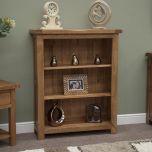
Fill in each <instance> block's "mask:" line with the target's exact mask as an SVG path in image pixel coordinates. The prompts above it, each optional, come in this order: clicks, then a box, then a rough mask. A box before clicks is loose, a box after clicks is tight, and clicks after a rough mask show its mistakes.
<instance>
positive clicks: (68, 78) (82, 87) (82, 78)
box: [63, 74, 88, 95]
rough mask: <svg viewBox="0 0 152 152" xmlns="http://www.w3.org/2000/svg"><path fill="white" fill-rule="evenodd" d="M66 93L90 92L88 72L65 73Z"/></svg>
mask: <svg viewBox="0 0 152 152" xmlns="http://www.w3.org/2000/svg"><path fill="white" fill-rule="evenodd" d="M63 83H64V95H77V94H86V93H88V80H87V75H86V74H78V75H64V76H63Z"/></svg>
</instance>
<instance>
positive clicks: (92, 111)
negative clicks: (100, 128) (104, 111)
mask: <svg viewBox="0 0 152 152" xmlns="http://www.w3.org/2000/svg"><path fill="white" fill-rule="evenodd" d="M87 122H91V123H97V122H99V123H100V122H102V119H101V107H100V105H97V104H89V105H88V106H87Z"/></svg>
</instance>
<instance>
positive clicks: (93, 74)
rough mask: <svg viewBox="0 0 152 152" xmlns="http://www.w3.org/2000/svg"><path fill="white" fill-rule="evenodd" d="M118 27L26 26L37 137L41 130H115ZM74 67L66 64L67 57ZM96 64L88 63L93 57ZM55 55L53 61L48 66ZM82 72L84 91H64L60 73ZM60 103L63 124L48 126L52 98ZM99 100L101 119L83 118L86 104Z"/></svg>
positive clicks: (40, 136)
mask: <svg viewBox="0 0 152 152" xmlns="http://www.w3.org/2000/svg"><path fill="white" fill-rule="evenodd" d="M119 33H121V30H119V29H84V30H83V29H82V30H81V29H73V30H70V29H69V30H68V29H67V30H31V34H32V37H33V41H34V50H35V53H34V57H35V131H36V133H37V136H38V139H44V138H45V135H46V134H55V133H65V132H78V131H91V130H110V131H111V133H116V130H117V110H116V109H117V108H116V107H117V104H116V102H117V62H118V39H119ZM73 54H75V55H76V56H77V57H78V59H79V65H77V66H73V65H71V61H72V55H73ZM96 55H98V56H100V58H101V60H102V62H101V64H99V65H95V64H94V59H95V56H96ZM53 56H56V58H57V63H58V65H57V66H56V67H51V66H50V61H51V58H52V57H53ZM72 74H86V75H87V77H88V93H87V94H81V95H64V86H63V76H64V75H72ZM57 101H59V102H61V103H62V107H63V110H64V113H65V121H64V123H63V125H61V126H58V127H52V126H49V125H48V120H47V114H48V111H49V109H50V108H51V107H52V106H53V104H54V102H57ZM89 104H99V105H101V107H102V113H101V117H102V122H101V123H89V122H87V121H86V107H87V105H89Z"/></svg>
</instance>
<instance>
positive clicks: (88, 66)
mask: <svg viewBox="0 0 152 152" xmlns="http://www.w3.org/2000/svg"><path fill="white" fill-rule="evenodd" d="M107 67H111V64H100V65H78V66H72V65H71V66H57V67H49V66H48V67H44V70H62V69H84V68H107Z"/></svg>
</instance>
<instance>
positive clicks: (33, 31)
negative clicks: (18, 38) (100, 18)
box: [30, 29, 122, 35]
mask: <svg viewBox="0 0 152 152" xmlns="http://www.w3.org/2000/svg"><path fill="white" fill-rule="evenodd" d="M30 33H31V34H32V35H54V34H56V35H58V34H64V35H74V34H85V35H88V34H119V33H122V30H121V29H59V30H42V29H31V30H30Z"/></svg>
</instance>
